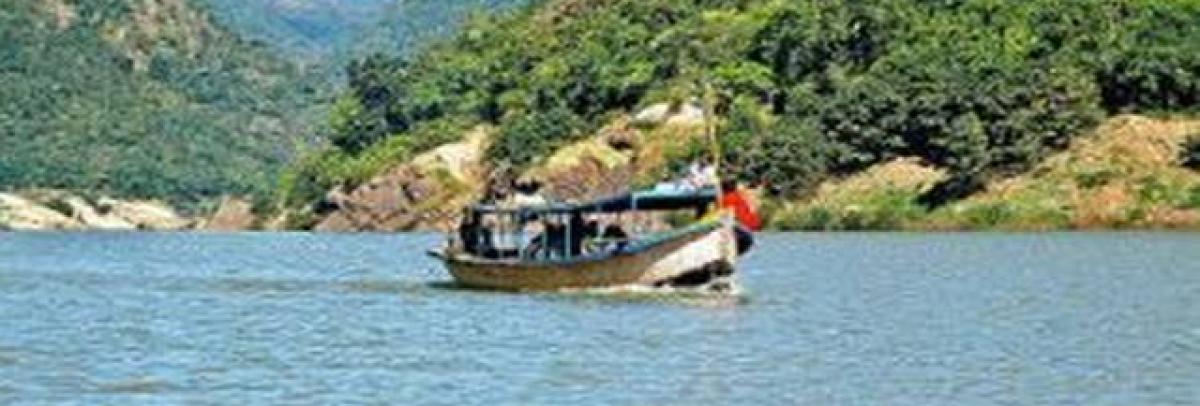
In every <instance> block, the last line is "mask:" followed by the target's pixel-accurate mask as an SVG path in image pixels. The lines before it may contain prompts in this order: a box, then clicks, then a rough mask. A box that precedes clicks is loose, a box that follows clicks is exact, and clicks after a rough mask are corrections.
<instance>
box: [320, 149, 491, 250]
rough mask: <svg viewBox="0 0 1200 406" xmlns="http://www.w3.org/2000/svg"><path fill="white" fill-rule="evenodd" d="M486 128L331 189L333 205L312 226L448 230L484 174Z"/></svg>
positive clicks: (472, 198) (475, 192) (476, 191)
mask: <svg viewBox="0 0 1200 406" xmlns="http://www.w3.org/2000/svg"><path fill="white" fill-rule="evenodd" d="M488 132H489V129H487V128H483V127H480V128H477V129H475V130H473V131H471V132H470V133H468V134H467V135H466V136H465V137H464V140H463V141H461V142H457V143H453V144H447V145H443V146H441V147H438V148H436V149H434V150H432V151H429V152H427V153H424V154H421V155H419V156H417V157H416V158H414V159H413V160H412V161H410V162H409V163H405V164H401V165H398V166H396V167H394V168H392V169H391V170H389V171H387V172H386V173H384V174H382V175H379V176H376V177H375V178H373V179H371V180H370V181H368V182H367V183H365V184H363V185H360V186H358V187H357V188H355V189H354V190H352V191H350V192H348V193H345V192H341V191H340V190H335V191H331V192H330V195H329V196H327V198H326V200H327V201H328V202H329V203H330V204H331V205H333V206H335V209H334V210H333V211H332V212H330V213H329V214H327V215H326V216H325V217H324V218H322V219H321V221H320V222H318V223H317V225H316V226H315V227H314V228H313V230H315V231H333V232H346V231H400V230H414V229H438V230H448V229H450V228H452V227H453V225H454V222H455V219H456V218H457V216H458V213H459V212H460V211H461V210H462V208H463V207H465V206H466V205H467V204H470V203H471V202H473V201H475V200H476V197H477V196H478V195H479V193H481V192H482V191H481V190H480V189H482V187H479V185H483V184H484V178H485V177H486V173H487V170H486V164H485V153H486V151H487V147H488V144H489V141H490V140H489V136H488Z"/></svg>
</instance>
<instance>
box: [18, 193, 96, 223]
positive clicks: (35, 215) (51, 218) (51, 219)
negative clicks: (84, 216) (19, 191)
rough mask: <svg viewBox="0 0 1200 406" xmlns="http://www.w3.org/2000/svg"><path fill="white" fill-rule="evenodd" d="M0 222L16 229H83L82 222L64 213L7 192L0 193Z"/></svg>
mask: <svg viewBox="0 0 1200 406" xmlns="http://www.w3.org/2000/svg"><path fill="white" fill-rule="evenodd" d="M0 222H3V223H4V228H6V229H10V230H17V231H49V230H79V229H83V224H80V223H79V222H78V221H76V220H75V219H72V218H71V217H69V216H67V215H66V214H64V213H61V212H59V211H57V210H54V209H50V208H48V207H45V206H42V205H40V204H37V203H35V202H34V201H32V200H29V199H26V198H24V197H21V196H17V195H14V194H8V193H0Z"/></svg>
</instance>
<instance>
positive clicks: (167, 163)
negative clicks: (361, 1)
mask: <svg viewBox="0 0 1200 406" xmlns="http://www.w3.org/2000/svg"><path fill="white" fill-rule="evenodd" d="M0 83H4V85H3V86H0V145H3V150H4V151H3V153H2V154H0V188H3V189H20V188H27V187H46V188H61V189H70V190H76V191H84V192H88V193H96V194H112V195H116V196H131V197H149V198H164V199H168V200H171V201H174V202H180V203H194V202H197V201H200V200H203V199H206V198H210V197H213V196H218V195H221V194H227V193H259V192H262V191H263V190H264V189H268V188H269V187H270V185H272V184H273V183H274V180H275V178H276V174H277V173H278V169H279V167H280V166H281V165H282V164H283V163H284V162H286V161H287V160H288V159H289V157H290V155H291V153H292V152H293V149H294V144H295V142H296V139H297V137H298V136H299V135H301V134H306V133H309V132H311V130H310V129H309V128H308V123H309V121H311V119H309V118H306V117H305V116H311V115H320V114H312V113H309V112H306V110H307V109H310V108H312V106H314V105H315V103H314V98H315V97H316V94H317V92H318V91H319V89H316V88H314V87H312V86H311V85H307V84H306V83H311V81H308V80H306V79H305V78H304V77H303V76H302V74H301V73H300V72H299V71H298V70H297V69H296V67H295V66H294V65H292V64H291V63H288V62H286V61H284V60H281V59H279V58H277V57H275V56H273V55H271V54H270V53H269V52H267V51H266V50H264V49H262V48H261V47H257V46H254V45H252V44H249V43H247V42H246V41H244V40H242V39H240V38H239V37H238V36H236V35H232V34H230V33H229V32H227V31H226V30H225V29H224V28H223V27H222V26H220V25H218V24H216V23H215V22H214V21H213V19H212V18H211V16H210V14H209V13H208V12H207V11H205V9H204V8H202V7H198V6H197V5H196V4H193V2H191V1H188V0H144V1H143V0H136V1H135V0H89V1H75V0H35V1H18V2H9V3H8V5H6V6H5V7H4V8H3V10H0ZM321 119H322V120H323V118H321Z"/></svg>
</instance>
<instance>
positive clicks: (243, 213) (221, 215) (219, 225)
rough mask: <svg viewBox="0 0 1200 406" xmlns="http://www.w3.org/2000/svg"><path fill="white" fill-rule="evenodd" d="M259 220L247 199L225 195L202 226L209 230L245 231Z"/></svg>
mask: <svg viewBox="0 0 1200 406" xmlns="http://www.w3.org/2000/svg"><path fill="white" fill-rule="evenodd" d="M257 222H258V218H257V217H256V216H255V215H254V211H253V205H252V204H251V203H250V202H249V201H247V200H246V199H242V198H237V197H230V196H225V197H223V198H221V203H220V206H218V207H217V212H216V213H214V214H213V216H212V218H211V219H209V220H208V221H207V222H205V223H204V226H203V227H202V228H203V229H205V230H209V231H245V230H250V229H253V228H254V226H255V224H256V223H257Z"/></svg>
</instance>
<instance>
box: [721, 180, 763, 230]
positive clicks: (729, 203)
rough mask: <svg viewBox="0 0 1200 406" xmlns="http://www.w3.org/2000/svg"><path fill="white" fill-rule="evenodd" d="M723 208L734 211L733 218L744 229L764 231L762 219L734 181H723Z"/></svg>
mask: <svg viewBox="0 0 1200 406" xmlns="http://www.w3.org/2000/svg"><path fill="white" fill-rule="evenodd" d="M721 208H723V209H730V210H732V211H733V217H734V218H736V219H737V221H738V223H739V224H741V225H742V227H745V228H747V229H749V230H750V231H761V230H762V219H761V218H759V217H758V212H756V211H755V210H754V207H751V206H750V202H749V201H748V200H747V199H746V196H745V195H744V192H742V190H741V189H740V188H738V185H737V182H736V181H734V180H733V179H725V180H723V181H721Z"/></svg>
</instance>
